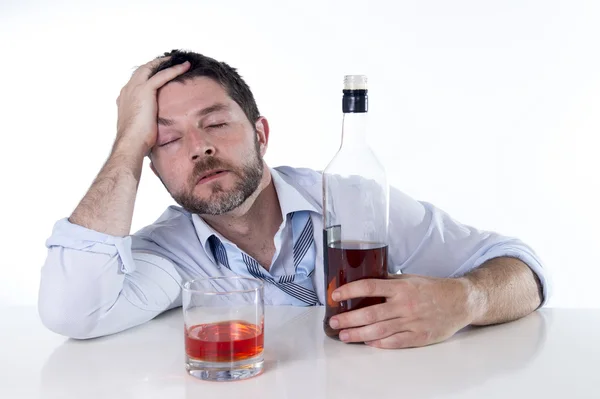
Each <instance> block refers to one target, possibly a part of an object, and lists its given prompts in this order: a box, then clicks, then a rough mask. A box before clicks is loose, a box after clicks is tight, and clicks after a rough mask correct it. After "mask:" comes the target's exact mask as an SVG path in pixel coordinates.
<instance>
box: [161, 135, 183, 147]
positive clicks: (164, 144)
mask: <svg viewBox="0 0 600 399" xmlns="http://www.w3.org/2000/svg"><path fill="white" fill-rule="evenodd" d="M177 140H179V137H178V138H176V139H173V140H171V141H167V142H166V143H163V144H159V145H158V146H159V147H164V146H166V145H169V144H171V143H174V142H176V141H177Z"/></svg>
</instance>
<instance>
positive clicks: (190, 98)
mask: <svg viewBox="0 0 600 399" xmlns="http://www.w3.org/2000/svg"><path fill="white" fill-rule="evenodd" d="M157 101H158V110H159V115H160V116H161V117H166V118H168V117H169V116H175V115H179V114H181V113H187V112H191V111H195V110H198V109H201V108H204V107H209V106H211V105H213V104H214V103H216V102H218V103H223V104H228V105H231V103H235V102H234V101H233V100H232V99H231V98H230V97H229V96H228V95H227V92H226V91H225V89H224V88H223V87H222V86H221V85H220V84H219V83H217V82H216V81H214V80H213V79H211V78H207V77H204V76H202V77H197V78H193V79H190V80H186V81H185V82H184V83H180V82H171V83H167V84H166V85H165V86H163V87H162V88H161V89H160V90H159V91H158V98H157Z"/></svg>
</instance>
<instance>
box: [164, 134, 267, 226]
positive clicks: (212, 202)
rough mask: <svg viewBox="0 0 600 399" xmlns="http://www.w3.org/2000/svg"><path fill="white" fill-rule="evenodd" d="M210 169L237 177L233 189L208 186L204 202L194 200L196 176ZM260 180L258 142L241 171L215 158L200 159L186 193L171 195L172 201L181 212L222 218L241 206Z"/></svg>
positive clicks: (217, 182) (217, 185)
mask: <svg viewBox="0 0 600 399" xmlns="http://www.w3.org/2000/svg"><path fill="white" fill-rule="evenodd" d="M212 169H224V170H227V171H228V172H229V173H232V174H233V175H235V176H236V177H237V182H236V183H235V186H234V187H233V188H232V189H230V190H226V189H225V188H223V185H222V184H221V183H220V182H219V181H216V182H213V183H211V186H210V187H209V189H210V190H211V194H210V196H209V198H208V199H201V198H197V197H196V196H195V195H194V189H195V188H196V184H197V182H198V179H199V178H200V176H201V175H202V174H203V173H205V172H207V171H209V170H212ZM262 176H263V161H262V157H261V156H260V149H259V147H258V142H256V146H255V151H254V152H253V154H252V156H251V157H250V159H249V160H248V161H247V162H246V163H245V164H244V165H242V166H241V167H235V166H233V165H231V164H229V163H227V162H224V161H220V160H218V159H217V158H213V157H209V158H204V159H203V160H202V161H199V162H198V163H196V165H194V170H193V172H192V175H191V177H190V179H189V183H188V186H189V187H190V189H189V190H187V191H185V192H181V193H171V196H172V197H173V199H174V200H175V201H176V202H177V203H178V204H179V205H181V207H182V208H183V209H185V210H186V211H188V212H191V213H197V214H199V215H222V214H224V213H227V212H230V211H232V210H234V209H235V208H237V207H239V206H240V205H242V204H243V203H244V202H245V201H246V200H247V199H248V197H250V196H251V195H252V194H254V192H255V191H256V189H257V188H258V185H259V184H260V181H261V179H262Z"/></svg>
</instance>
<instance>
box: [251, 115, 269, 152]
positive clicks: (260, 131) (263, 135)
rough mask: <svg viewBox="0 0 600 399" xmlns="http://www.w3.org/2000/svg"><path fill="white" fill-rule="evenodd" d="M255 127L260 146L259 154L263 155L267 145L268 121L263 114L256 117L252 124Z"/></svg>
mask: <svg viewBox="0 0 600 399" xmlns="http://www.w3.org/2000/svg"><path fill="white" fill-rule="evenodd" d="M254 127H255V129H256V136H257V137H256V138H257V140H258V145H259V146H260V155H261V156H265V154H266V152H267V147H268V146H269V121H267V118H265V117H264V116H261V117H260V118H258V120H257V121H256V123H255V124H254Z"/></svg>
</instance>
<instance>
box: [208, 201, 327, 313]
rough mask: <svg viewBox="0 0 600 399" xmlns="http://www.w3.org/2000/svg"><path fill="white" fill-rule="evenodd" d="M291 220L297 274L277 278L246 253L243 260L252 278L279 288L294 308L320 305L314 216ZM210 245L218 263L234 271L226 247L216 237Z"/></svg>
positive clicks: (306, 214) (299, 214)
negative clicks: (314, 278)
mask: <svg viewBox="0 0 600 399" xmlns="http://www.w3.org/2000/svg"><path fill="white" fill-rule="evenodd" d="M290 219H291V223H292V240H293V241H292V242H293V252H292V253H293V260H294V274H289V275H284V276H277V277H273V276H271V275H270V274H269V273H268V272H266V270H264V269H263V268H262V267H261V266H260V264H259V263H258V262H257V261H256V260H255V259H254V258H252V257H251V256H249V255H247V254H245V253H243V252H242V254H241V255H242V259H243V261H244V264H245V265H246V268H247V270H248V273H249V274H250V275H251V276H253V277H255V278H258V279H261V280H263V281H265V282H267V283H270V284H272V285H273V286H275V287H277V288H279V289H280V290H281V291H283V292H284V293H286V294H287V295H288V296H290V297H291V299H292V300H293V302H294V303H293V304H294V305H296V306H310V305H317V304H319V299H318V297H317V294H316V293H315V289H314V287H313V283H312V274H313V273H314V270H315V257H316V253H317V250H316V246H315V240H314V228H313V223H312V220H311V218H310V213H309V212H307V211H302V212H294V213H292V214H291V215H290ZM209 244H210V247H211V250H212V252H213V254H214V256H215V258H216V260H217V261H218V262H219V263H220V264H222V265H223V266H225V267H227V268H228V269H230V270H231V267H230V265H229V260H228V257H227V252H226V250H225V246H224V245H223V243H221V241H220V240H219V239H218V238H217V237H216V236H212V237H211V240H210V241H209Z"/></svg>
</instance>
